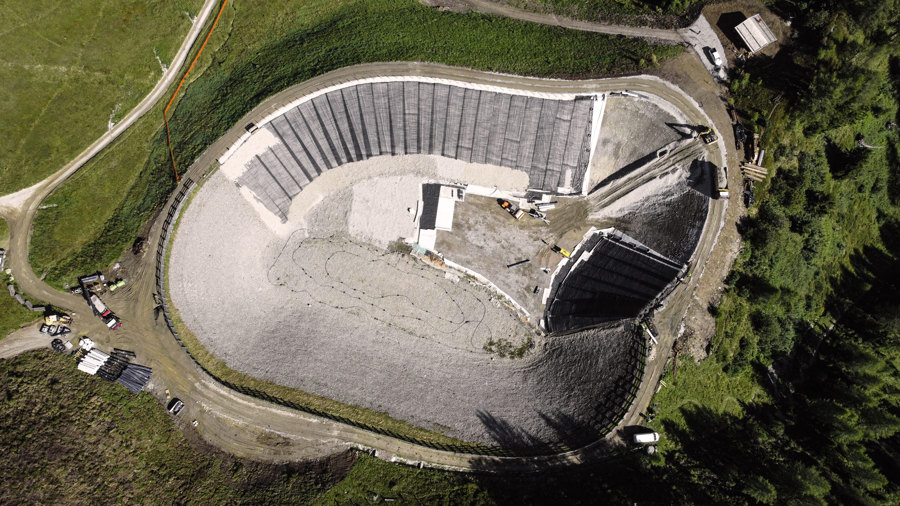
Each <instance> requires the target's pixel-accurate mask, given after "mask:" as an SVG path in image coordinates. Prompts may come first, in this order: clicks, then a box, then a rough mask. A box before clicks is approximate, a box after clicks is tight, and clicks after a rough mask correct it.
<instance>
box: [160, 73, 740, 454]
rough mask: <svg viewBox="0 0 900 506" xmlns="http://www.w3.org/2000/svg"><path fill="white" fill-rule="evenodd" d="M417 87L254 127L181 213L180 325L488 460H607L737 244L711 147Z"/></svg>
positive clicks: (284, 115) (555, 102)
mask: <svg viewBox="0 0 900 506" xmlns="http://www.w3.org/2000/svg"><path fill="white" fill-rule="evenodd" d="M397 84H398V83H390V86H388V85H385V86H384V88H383V89H382V90H381V92H382V98H383V99H384V100H385V103H384V104H381V103H380V102H379V100H381V99H379V98H378V97H379V95H378V94H379V91H378V90H379V86H380V85H379V84H378V83H375V84H371V83H366V84H365V85H359V86H354V85H344V88H341V89H339V90H338V91H333V90H332V91H330V92H328V93H322V94H318V95H316V97H315V98H307V99H306V100H302V99H301V100H300V101H298V102H295V103H294V104H291V105H290V106H289V107H285V108H283V109H282V110H280V111H279V112H278V113H276V115H274V116H273V117H271V118H268V119H267V121H266V122H265V124H260V125H248V127H247V129H248V133H247V134H246V135H245V136H244V137H243V138H242V139H241V141H240V142H239V143H238V144H237V145H235V146H234V147H233V148H232V149H231V150H229V152H228V154H227V155H225V156H223V157H222V158H220V162H221V164H222V165H221V169H220V170H218V171H215V172H213V173H212V174H211V175H210V176H208V177H207V178H206V180H205V181H203V182H202V185H201V186H200V189H199V190H197V191H196V193H195V195H194V197H193V199H192V200H191V202H190V203H189V205H188V206H186V208H185V210H184V211H183V214H182V217H181V221H180V223H179V225H178V229H177V232H176V234H175V237H174V239H172V245H171V258H170V261H169V268H168V274H167V276H168V290H169V296H170V297H171V301H172V303H173V304H174V306H175V307H177V309H178V313H179V315H180V317H181V319H182V320H183V321H184V323H185V325H186V327H187V328H188V329H189V330H190V331H191V332H192V333H193V334H194V335H195V336H196V337H197V339H198V340H199V341H200V343H201V344H202V345H203V346H204V347H206V348H207V349H208V350H209V351H210V352H211V353H212V354H214V355H215V356H217V357H219V358H220V359H221V360H223V361H224V362H225V364H227V365H228V366H229V367H230V368H232V369H234V370H236V371H238V372H240V373H244V374H247V375H249V376H252V377H255V378H259V379H263V380H267V381H271V382H274V383H277V384H280V385H284V386H288V387H293V388H298V389H301V390H303V391H306V392H310V393H313V394H316V395H320V396H324V397H328V398H331V399H335V400H337V401H339V402H343V403H346V404H351V405H358V406H362V407H366V408H370V409H373V410H376V411H380V412H385V413H387V414H388V415H390V416H392V417H394V418H397V419H400V420H404V421H408V422H410V423H413V424H415V425H418V426H421V427H424V428H426V429H431V430H435V431H438V432H441V433H444V434H446V435H448V436H452V437H456V438H459V439H462V440H465V441H471V442H476V443H482V444H487V445H499V446H502V447H506V448H513V449H526V448H532V447H536V446H541V445H557V446H558V445H560V444H562V445H565V446H568V447H577V446H578V445H583V444H586V443H589V442H591V441H595V440H597V439H598V438H599V437H602V436H603V435H604V432H605V431H606V430H608V427H609V426H610V424H612V425H614V424H615V423H618V421H619V420H618V419H617V418H616V417H617V416H618V417H621V413H622V412H623V409H625V408H627V404H628V403H630V402H631V401H632V399H633V392H634V391H635V389H636V387H637V385H639V384H640V382H641V379H642V378H641V374H642V372H643V364H644V362H645V360H646V353H647V346H646V345H647V344H648V343H649V336H648V335H647V334H646V333H645V332H644V331H643V329H642V327H644V325H642V321H643V322H645V323H646V324H649V322H650V321H651V320H652V315H653V311H654V310H656V309H658V308H660V307H663V306H664V305H665V297H666V296H667V295H668V294H669V293H671V292H672V291H673V290H676V289H678V287H679V284H680V282H681V280H682V279H683V278H684V277H685V276H687V275H688V274H689V273H690V265H691V264H692V262H695V261H697V259H695V258H693V257H694V255H695V249H697V245H698V242H699V241H700V237H701V235H702V234H703V233H704V232H711V233H716V232H717V230H718V224H717V223H716V224H714V225H712V226H708V225H707V220H708V217H709V216H711V214H710V199H711V198H715V197H716V196H718V194H717V191H718V186H719V179H720V178H721V177H722V172H723V168H721V167H717V166H715V165H713V164H712V163H711V162H709V161H707V158H709V153H708V152H707V148H706V145H705V144H704V142H703V141H702V140H701V139H700V138H699V137H698V135H697V134H698V133H700V132H702V131H703V129H704V128H705V126H704V125H688V124H687V122H686V120H685V119H684V118H683V117H681V116H682V115H681V114H680V113H679V111H678V110H677V108H676V107H675V106H673V105H671V104H668V103H667V102H665V101H663V100H662V99H661V98H659V97H656V96H649V95H639V94H635V93H628V92H625V93H616V94H614V96H611V95H612V94H600V93H597V94H594V95H587V94H585V95H579V96H572V95H560V96H558V97H554V96H548V94H544V95H543V96H541V97H540V98H533V97H527V96H525V94H524V93H522V94H516V93H514V92H511V91H496V90H490V91H484V90H480V91H478V92H474V91H472V89H471V88H466V87H465V85H464V84H458V85H457V84H454V85H452V86H449V88H448V89H447V90H445V89H442V88H441V86H444V85H442V84H434V83H425V84H422V83H420V84H419V85H418V86H417V85H415V83H414V82H411V81H405V82H404V83H403V85H402V86H397ZM364 86H369V88H366V87H364ZM454 86H456V88H454ZM373 89H374V90H375V91H374V92H373V91H372V90H373ZM348 90H351V91H348ZM370 95H373V96H374V98H373V96H370ZM413 96H414V97H415V99H414V100H415V101H416V104H418V105H415V104H412V105H411V101H413V99H412V98H410V97H413ZM392 97H393V99H394V100H393V101H392ZM397 97H400V98H397ZM440 97H443V98H440ZM453 97H458V100H459V104H458V105H459V107H460V109H459V111H460V112H458V113H453V114H451V113H449V112H448V111H452V110H455V109H452V108H447V105H448V104H450V105H452V102H453V100H454V99H453ZM426 99H427V107H426V106H425V105H423V104H426ZM398 100H399V101H400V102H399V104H398ZM441 100H444V101H443V102H441ZM485 102H487V103H488V105H484V104H485ZM297 104H299V105H297ZM365 104H368V106H366V105H365ZM435 104H438V105H435ZM440 104H443V106H441V105H440ZM420 106H421V107H420ZM366 107H370V108H371V110H367V109H366ZM441 107H444V108H445V109H444V110H442V109H441ZM423 115H425V117H423ZM442 115H443V116H446V118H444V119H442V120H441V121H438V120H437V119H435V118H437V117H439V116H442ZM398 118H399V119H398ZM548 123H549V124H550V125H549V126H547V125H548ZM373 130H374V131H373ZM437 139H442V140H441V141H440V142H438V141H437ZM573 139H574V140H573ZM582 139H583V140H582ZM326 141H327V142H326ZM572 150H575V152H574V153H573V152H571V151H572ZM384 155H390V156H384ZM485 162H487V163H485ZM551 308H552V311H551V310H550V309H551ZM548 318H549V319H548Z"/></svg>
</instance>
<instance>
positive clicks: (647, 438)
mask: <svg viewBox="0 0 900 506" xmlns="http://www.w3.org/2000/svg"><path fill="white" fill-rule="evenodd" d="M633 440H634V442H635V443H637V444H646V443H655V442H657V441H659V433H658V432H642V433H640V434H635V435H634V438H633Z"/></svg>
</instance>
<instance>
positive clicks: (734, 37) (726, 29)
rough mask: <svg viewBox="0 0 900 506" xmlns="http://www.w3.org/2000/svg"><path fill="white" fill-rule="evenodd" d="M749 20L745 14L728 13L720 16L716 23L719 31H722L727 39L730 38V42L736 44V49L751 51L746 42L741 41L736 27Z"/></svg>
mask: <svg viewBox="0 0 900 506" xmlns="http://www.w3.org/2000/svg"><path fill="white" fill-rule="evenodd" d="M745 19H747V16H745V15H744V13H743V12H737V11H735V12H726V13H724V14H722V15H721V16H719V19H718V20H717V21H716V26H717V27H719V30H722V33H724V34H725V37H727V38H728V41H729V42H731V43H732V44H734V47H738V48H741V49H749V48H747V45H746V44H744V41H743V40H742V39H741V36H740V35H738V32H737V30H735V27H736V26H737V25H739V24H741V23H743V22H744V20H745Z"/></svg>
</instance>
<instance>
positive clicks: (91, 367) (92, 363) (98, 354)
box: [78, 348, 109, 375]
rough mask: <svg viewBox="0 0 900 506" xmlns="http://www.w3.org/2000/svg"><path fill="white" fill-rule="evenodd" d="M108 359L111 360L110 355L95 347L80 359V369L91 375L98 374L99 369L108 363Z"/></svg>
mask: <svg viewBox="0 0 900 506" xmlns="http://www.w3.org/2000/svg"><path fill="white" fill-rule="evenodd" d="M107 360H109V355H107V354H106V353H103V352H102V351H100V350H98V349H96V348H94V349H92V350H91V351H89V352H88V353H87V355H85V356H84V357H83V358H82V359H81V360H79V361H78V370H79V371H83V372H86V373H88V374H90V375H94V374H97V371H99V370H100V368H101V367H103V365H104V364H106V362H107Z"/></svg>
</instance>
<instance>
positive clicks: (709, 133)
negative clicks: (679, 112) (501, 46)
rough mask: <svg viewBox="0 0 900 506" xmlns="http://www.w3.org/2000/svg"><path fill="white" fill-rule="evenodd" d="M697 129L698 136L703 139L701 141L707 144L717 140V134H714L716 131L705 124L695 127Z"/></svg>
mask: <svg viewBox="0 0 900 506" xmlns="http://www.w3.org/2000/svg"><path fill="white" fill-rule="evenodd" d="M697 131H698V132H699V133H700V138H701V139H703V142H705V143H707V144H712V143H714V142H716V141H717V140H719V136H718V135H716V132H715V131H714V130H713V129H712V128H710V127H708V126H706V125H703V126H699V127H697Z"/></svg>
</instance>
